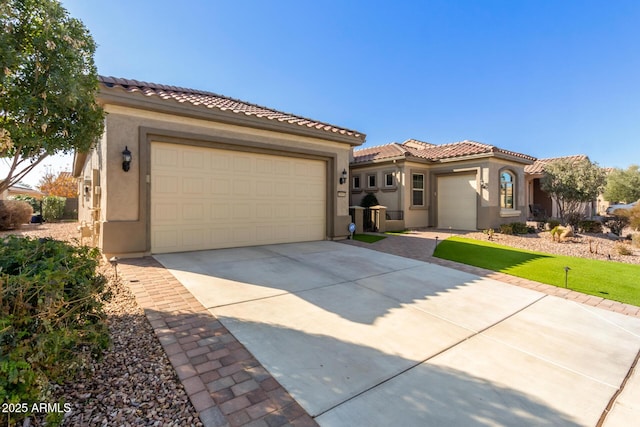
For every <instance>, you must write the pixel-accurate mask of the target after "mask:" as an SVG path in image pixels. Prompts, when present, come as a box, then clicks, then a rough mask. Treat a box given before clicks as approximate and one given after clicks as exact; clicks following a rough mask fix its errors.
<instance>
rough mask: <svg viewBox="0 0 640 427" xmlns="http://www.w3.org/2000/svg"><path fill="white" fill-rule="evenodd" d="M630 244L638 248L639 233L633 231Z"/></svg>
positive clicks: (639, 243)
mask: <svg viewBox="0 0 640 427" xmlns="http://www.w3.org/2000/svg"><path fill="white" fill-rule="evenodd" d="M631 244H632V245H633V247H634V248H640V233H633V234H632V235H631Z"/></svg>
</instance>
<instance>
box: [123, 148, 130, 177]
mask: <svg viewBox="0 0 640 427" xmlns="http://www.w3.org/2000/svg"><path fill="white" fill-rule="evenodd" d="M130 168H131V151H129V147H127V146H125V147H124V151H123V152H122V170H123V171H125V172H128V171H129V169H130Z"/></svg>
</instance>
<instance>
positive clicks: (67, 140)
mask: <svg viewBox="0 0 640 427" xmlns="http://www.w3.org/2000/svg"><path fill="white" fill-rule="evenodd" d="M95 47H96V45H95V43H94V41H93V39H92V38H91V35H90V34H89V32H88V31H87V29H86V28H85V27H84V25H83V24H82V22H80V21H79V20H77V19H74V18H71V17H69V15H68V13H67V11H66V10H65V9H64V8H63V7H62V6H61V5H60V3H59V2H58V1H56V0H3V1H1V2H0V58H1V61H2V62H1V63H0V158H5V159H8V163H9V172H8V174H7V176H6V177H5V178H4V179H2V180H0V193H2V192H3V191H4V190H5V189H7V188H8V187H10V186H11V185H13V184H15V183H16V182H18V181H20V180H21V179H22V178H24V176H25V175H26V174H28V173H29V172H30V171H31V170H32V169H33V168H34V167H35V166H36V165H38V164H39V163H40V162H42V160H44V159H45V158H46V157H47V156H48V155H52V154H56V153H69V152H72V151H74V150H77V151H88V150H89V149H90V148H91V145H92V144H93V142H94V141H95V140H96V139H97V138H98V136H100V135H101V134H102V131H103V129H104V123H103V121H104V111H103V110H102V108H101V107H100V106H99V105H98V104H97V103H96V100H95V95H96V93H97V91H98V76H97V71H96V67H95V65H94V62H93V54H94V52H95Z"/></svg>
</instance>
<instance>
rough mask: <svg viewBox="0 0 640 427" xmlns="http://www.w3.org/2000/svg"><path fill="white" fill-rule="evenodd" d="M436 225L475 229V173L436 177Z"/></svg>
mask: <svg viewBox="0 0 640 427" xmlns="http://www.w3.org/2000/svg"><path fill="white" fill-rule="evenodd" d="M437 181H438V190H437V194H438V227H439V228H451V229H453V230H476V229H477V210H478V207H477V203H478V191H477V182H476V173H472V174H469V173H464V174H462V173H459V174H454V175H443V176H438V177H437Z"/></svg>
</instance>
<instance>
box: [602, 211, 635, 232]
mask: <svg viewBox="0 0 640 427" xmlns="http://www.w3.org/2000/svg"><path fill="white" fill-rule="evenodd" d="M618 212H619V210H618V211H616V212H614V215H613V216H611V217H608V218H607V219H605V220H604V225H606V226H607V227H609V229H610V230H611V232H612V233H613V234H615V235H616V236H620V235H621V234H622V230H624V228H625V227H626V226H627V225H628V224H629V217H628V216H626V215H624V214H622V215H618V214H617V213H618Z"/></svg>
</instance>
